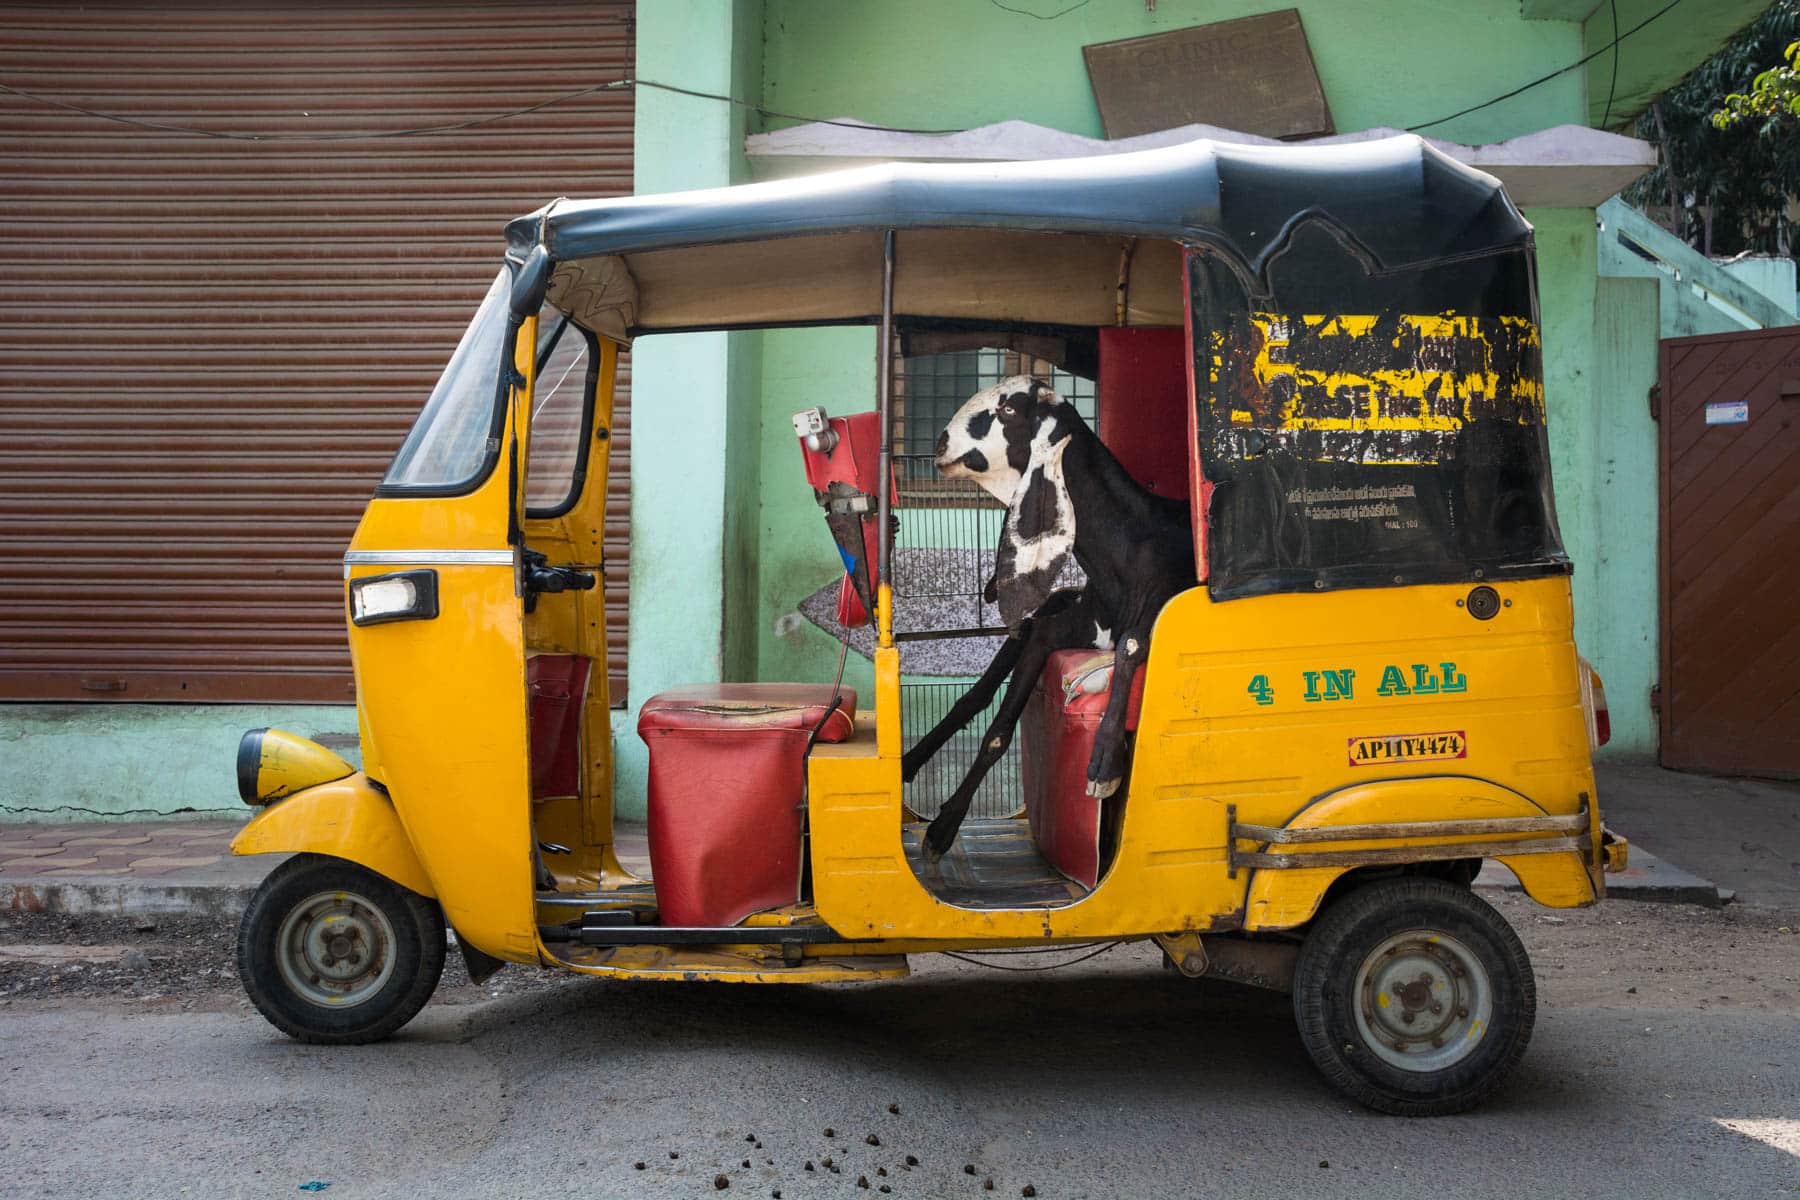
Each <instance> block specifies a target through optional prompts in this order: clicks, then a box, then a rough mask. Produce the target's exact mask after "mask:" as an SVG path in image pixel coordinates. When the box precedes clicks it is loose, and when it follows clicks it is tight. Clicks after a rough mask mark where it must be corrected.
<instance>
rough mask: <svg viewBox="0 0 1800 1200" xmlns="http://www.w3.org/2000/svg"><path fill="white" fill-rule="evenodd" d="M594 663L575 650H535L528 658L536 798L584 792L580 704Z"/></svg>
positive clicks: (527, 679) (532, 795) (528, 686)
mask: <svg viewBox="0 0 1800 1200" xmlns="http://www.w3.org/2000/svg"><path fill="white" fill-rule="evenodd" d="M591 664H592V660H591V659H587V658H583V657H580V656H578V655H574V654H535V655H533V656H532V657H531V658H529V659H527V660H526V662H525V681H526V685H527V688H528V690H529V692H530V696H531V709H530V714H531V798H532V799H533V800H542V799H546V798H548V797H551V796H574V795H578V794H579V793H580V792H581V704H582V701H583V700H584V699H586V697H587V684H588V668H589V666H590V665H591Z"/></svg>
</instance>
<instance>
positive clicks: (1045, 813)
mask: <svg viewBox="0 0 1800 1200" xmlns="http://www.w3.org/2000/svg"><path fill="white" fill-rule="evenodd" d="M1112 661H1113V652H1112V651H1110V650H1058V651H1057V652H1056V653H1055V654H1052V655H1051V656H1050V661H1049V662H1048V663H1046V664H1045V666H1044V674H1043V676H1042V677H1041V678H1040V679H1039V681H1038V687H1037V690H1036V691H1035V692H1033V693H1032V696H1031V702H1030V704H1028V705H1027V706H1026V709H1025V717H1024V719H1023V721H1022V722H1021V725H1022V726H1023V729H1022V737H1023V741H1022V743H1021V754H1022V759H1021V761H1022V764H1023V767H1024V782H1025V815H1026V817H1027V818H1028V819H1029V820H1030V821H1031V835H1032V837H1033V839H1035V840H1036V842H1037V845H1038V851H1039V853H1041V854H1042V855H1043V856H1044V859H1045V861H1047V862H1049V864H1050V865H1051V866H1053V867H1055V868H1056V869H1057V870H1059V871H1061V872H1062V873H1063V874H1064V875H1067V876H1068V877H1069V878H1070V879H1073V880H1074V881H1075V882H1076V883H1079V884H1081V885H1082V886H1084V887H1090V888H1091V887H1094V886H1095V885H1096V884H1097V883H1099V881H1100V816H1101V801H1099V800H1096V799H1095V798H1094V797H1092V796H1090V795H1088V794H1087V768H1088V759H1089V758H1090V757H1091V756H1092V755H1093V752H1094V736H1095V734H1096V733H1098V732H1099V729H1100V718H1101V717H1102V716H1104V715H1105V713H1106V704H1107V701H1108V699H1109V698H1110V696H1111V694H1112V688H1111V683H1112V680H1111V677H1110V672H1109V669H1110V667H1111V665H1112ZM1145 674H1146V672H1144V671H1143V670H1142V669H1141V668H1140V669H1139V670H1138V672H1137V675H1136V677H1135V678H1134V679H1133V680H1132V688H1131V703H1130V706H1129V707H1128V708H1127V709H1126V716H1125V726H1126V728H1127V729H1136V728H1137V723H1138V711H1139V709H1141V708H1142V707H1143V701H1144V675H1145ZM1089 689H1095V690H1089Z"/></svg>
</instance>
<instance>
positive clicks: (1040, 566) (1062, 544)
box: [994, 437, 1075, 629]
mask: <svg viewBox="0 0 1800 1200" xmlns="http://www.w3.org/2000/svg"><path fill="white" fill-rule="evenodd" d="M1068 448H1069V439H1068V438H1066V437H1064V438H1061V439H1059V440H1058V441H1056V442H1053V443H1050V444H1048V445H1041V446H1040V445H1038V444H1035V443H1034V445H1033V447H1032V455H1031V462H1030V464H1029V465H1028V466H1027V467H1026V469H1025V475H1024V478H1023V479H1022V480H1021V481H1020V483H1019V488H1018V491H1016V492H1014V493H1013V498H1012V503H1011V504H1010V505H1008V506H1007V510H1006V519H1005V520H1004V521H1002V522H1001V523H1000V549H999V552H998V553H997V554H996V555H995V559H994V590H995V592H996V593H997V598H998V600H999V603H1000V619H1001V620H1002V621H1005V622H1006V625H1007V628H1009V629H1011V628H1015V627H1016V626H1017V625H1018V624H1019V622H1020V621H1023V620H1024V619H1025V618H1026V617H1029V616H1030V615H1031V614H1032V613H1034V612H1036V611H1037V610H1038V607H1039V606H1040V605H1042V604H1043V603H1044V601H1045V600H1047V599H1049V597H1050V593H1051V592H1052V591H1054V590H1055V588H1056V580H1057V577H1058V576H1059V575H1061V574H1062V572H1063V568H1064V567H1065V566H1067V565H1068V561H1069V555H1070V554H1072V553H1073V552H1074V550H1075V506H1074V505H1073V504H1072V503H1070V501H1069V489H1068V487H1067V485H1066V484H1065V483H1064V481H1063V462H1062V460H1063V452H1064V451H1065V450H1067V449H1068Z"/></svg>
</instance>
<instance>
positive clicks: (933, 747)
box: [900, 621, 1031, 783]
mask: <svg viewBox="0 0 1800 1200" xmlns="http://www.w3.org/2000/svg"><path fill="white" fill-rule="evenodd" d="M1030 636H1031V622H1030V621H1026V622H1024V623H1023V624H1021V625H1020V626H1019V628H1018V629H1015V630H1014V631H1013V632H1011V633H1009V634H1007V635H1006V640H1005V641H1004V642H1002V643H1000V649H999V651H998V652H996V653H995V655H994V660H993V661H992V662H990V663H989V664H988V668H987V670H986V671H985V672H983V673H982V676H981V678H980V679H978V680H976V681H975V683H974V685H973V686H971V687H970V688H969V690H968V691H967V692H964V693H963V695H962V698H961V699H959V700H958V701H957V702H956V703H955V704H954V705H952V706H951V708H950V711H949V712H948V713H946V714H944V719H943V720H941V721H939V722H938V723H937V724H936V725H934V726H933V727H932V729H931V732H930V733H928V734H926V735H925V736H924V737H922V738H920V739H919V742H918V745H916V746H914V747H913V748H912V749H911V750H908V751H907V752H906V753H905V754H904V755H902V756H901V758H900V778H902V779H904V780H905V781H906V782H907V783H911V782H912V780H913V776H915V775H917V774H918V773H919V769H920V768H921V767H923V766H924V765H925V764H926V763H928V762H930V761H931V756H932V755H934V754H936V753H937V752H938V751H939V750H941V749H943V748H944V743H945V742H947V741H949V740H950V739H951V738H953V737H955V736H956V734H957V732H958V731H959V730H961V729H962V727H963V726H965V725H967V724H968V723H969V722H970V721H973V720H974V719H975V718H976V717H977V716H978V715H980V713H981V710H982V709H984V708H986V707H987V706H988V704H989V702H990V701H992V700H993V698H994V693H995V692H998V691H999V690H1000V685H1001V683H1003V682H1004V681H1005V680H1006V677H1007V676H1008V675H1010V674H1012V669H1013V665H1014V664H1015V663H1017V662H1018V661H1019V654H1020V652H1022V651H1023V650H1024V649H1025V642H1026V640H1027V639H1028V638H1029V637H1030Z"/></svg>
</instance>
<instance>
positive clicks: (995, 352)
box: [894, 347, 1099, 508]
mask: <svg viewBox="0 0 1800 1200" xmlns="http://www.w3.org/2000/svg"><path fill="white" fill-rule="evenodd" d="M897 361H898V363H899V370H898V372H896V376H897V378H896V380H895V383H896V386H895V389H894V438H895V446H894V455H895V468H896V473H897V474H898V475H899V477H900V478H899V483H900V495H899V496H898V497H897V501H898V502H897V504H896V507H900V508H905V507H908V506H909V502H908V498H909V493H910V494H911V497H912V499H914V500H925V499H935V500H937V501H939V502H943V501H945V500H947V499H948V500H949V501H950V502H952V503H959V504H965V505H968V506H970V507H988V506H995V505H997V503H998V502H997V501H995V500H994V499H993V498H992V497H990V496H988V495H987V493H985V492H983V491H982V490H981V489H980V488H978V487H976V486H975V485H974V484H973V483H970V482H969V481H968V480H964V479H941V478H939V477H938V474H937V469H936V468H935V467H934V466H933V465H932V453H933V447H934V446H935V445H936V443H937V436H938V434H939V433H942V432H943V429H944V426H945V425H946V424H947V423H948V422H949V420H950V418H951V417H952V416H953V415H954V414H955V412H956V410H957V409H959V408H961V407H962V406H963V404H964V403H965V402H966V401H967V400H968V399H969V397H970V396H973V395H974V394H975V393H976V392H978V391H980V390H981V389H982V388H985V387H989V386H991V385H993V384H996V383H999V382H1000V381H1001V380H1002V379H1006V378H1009V377H1010V376H1013V375H1032V376H1035V377H1037V378H1039V379H1043V380H1045V381H1047V382H1048V383H1049V384H1050V386H1051V387H1053V388H1055V389H1056V392H1057V394H1058V395H1059V396H1061V397H1062V398H1063V399H1064V400H1067V401H1068V402H1069V403H1071V404H1073V405H1074V406H1075V410H1076V411H1077V412H1079V413H1080V414H1081V417H1082V419H1083V420H1084V421H1086V422H1087V423H1088V425H1089V426H1090V427H1092V428H1093V429H1094V430H1095V432H1098V431H1099V421H1098V413H1097V408H1096V392H1095V388H1094V381H1093V380H1091V379H1085V378H1083V377H1081V376H1079V375H1072V374H1070V373H1069V372H1067V371H1065V370H1063V369H1061V368H1060V367H1058V366H1056V364H1054V363H1052V362H1051V361H1049V360H1048V359H1043V358H1035V357H1033V356H1031V355H1029V354H1023V353H1020V352H1019V351H1017V350H1000V349H994V348H991V347H990V348H984V349H979V350H952V351H949V352H947V353H943V354H913V355H903V356H900V357H899V358H898V360H897Z"/></svg>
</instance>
